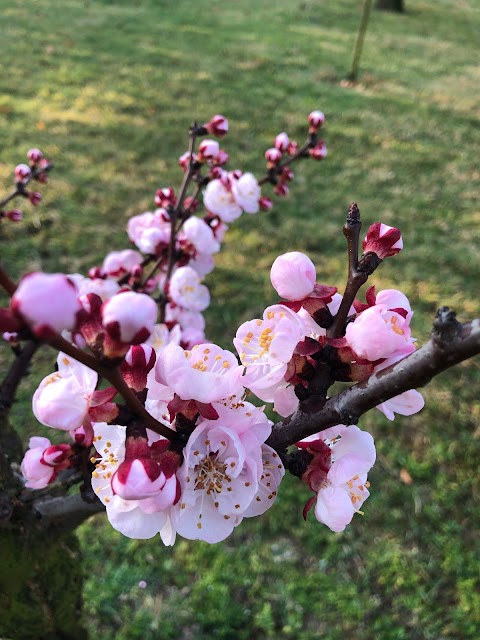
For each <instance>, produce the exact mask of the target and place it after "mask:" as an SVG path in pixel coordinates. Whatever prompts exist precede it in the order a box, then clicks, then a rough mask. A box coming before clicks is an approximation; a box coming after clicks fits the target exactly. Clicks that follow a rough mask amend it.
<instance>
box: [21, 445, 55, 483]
mask: <svg viewBox="0 0 480 640" xmlns="http://www.w3.org/2000/svg"><path fill="white" fill-rule="evenodd" d="M50 446H51V443H50V440H49V439H48V438H39V437H33V438H30V443H29V449H28V451H27V452H26V453H25V456H24V457H23V460H22V465H21V471H22V476H23V477H24V478H25V479H26V481H27V482H26V483H25V486H26V487H28V488H29V489H44V488H45V487H46V486H47V485H48V484H50V482H53V481H54V480H55V476H56V475H57V472H56V470H55V469H53V468H52V467H51V466H49V465H48V464H45V463H44V462H42V458H43V453H44V451H45V450H46V449H48V447H50Z"/></svg>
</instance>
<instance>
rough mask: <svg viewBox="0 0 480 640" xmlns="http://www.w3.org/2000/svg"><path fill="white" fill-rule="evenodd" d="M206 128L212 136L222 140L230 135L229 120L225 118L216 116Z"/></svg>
mask: <svg viewBox="0 0 480 640" xmlns="http://www.w3.org/2000/svg"><path fill="white" fill-rule="evenodd" d="M204 127H205V129H206V130H207V131H208V133H209V134H210V135H211V136H217V138H221V137H222V136H224V135H226V134H227V133H228V120H227V119H226V118H225V117H224V116H221V115H216V116H213V118H212V119H211V120H210V122H207V124H205V125H204Z"/></svg>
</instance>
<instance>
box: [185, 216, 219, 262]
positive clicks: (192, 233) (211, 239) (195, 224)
mask: <svg viewBox="0 0 480 640" xmlns="http://www.w3.org/2000/svg"><path fill="white" fill-rule="evenodd" d="M181 236H182V237H185V238H186V239H187V240H188V241H189V242H190V243H191V244H193V246H194V247H195V249H196V250H197V251H198V252H199V253H207V254H210V255H211V254H212V253H217V251H219V250H220V243H219V242H218V240H217V239H216V238H215V236H214V234H213V231H212V229H211V227H210V226H209V225H208V224H207V223H206V222H205V221H204V220H202V219H201V218H196V217H195V216H192V217H190V218H188V220H187V221H186V222H185V224H184V225H183V227H182V231H181Z"/></svg>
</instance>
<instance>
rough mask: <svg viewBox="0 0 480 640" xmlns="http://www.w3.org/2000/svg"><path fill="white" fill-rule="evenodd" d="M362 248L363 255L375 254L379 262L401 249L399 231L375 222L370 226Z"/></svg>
mask: <svg viewBox="0 0 480 640" xmlns="http://www.w3.org/2000/svg"><path fill="white" fill-rule="evenodd" d="M362 246H363V252H364V253H369V252H373V253H376V254H377V256H378V257H379V258H380V260H384V259H385V258H387V257H388V256H394V255H395V254H396V253H398V252H399V251H401V250H402V249H403V240H402V235H401V233H400V229H396V228H395V227H389V226H388V225H386V224H383V223H382V222H375V223H374V224H372V225H371V226H370V228H369V230H368V232H367V235H366V236H365V240H364V241H363V245H362Z"/></svg>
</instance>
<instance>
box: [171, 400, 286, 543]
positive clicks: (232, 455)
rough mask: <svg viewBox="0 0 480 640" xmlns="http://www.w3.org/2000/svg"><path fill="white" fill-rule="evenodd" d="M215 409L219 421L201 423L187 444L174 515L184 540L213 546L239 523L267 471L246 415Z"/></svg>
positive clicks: (267, 503)
mask: <svg viewBox="0 0 480 640" xmlns="http://www.w3.org/2000/svg"><path fill="white" fill-rule="evenodd" d="M217 406H218V413H219V418H218V420H205V419H203V420H202V421H201V422H200V424H199V425H198V426H197V427H196V429H195V430H194V431H193V433H192V435H191V436H190V438H189V440H188V443H187V446H186V447H185V450H184V463H183V465H182V467H181V468H180V470H179V473H178V477H179V480H180V484H181V488H182V497H181V499H180V501H179V502H178V503H177V505H176V506H175V507H174V509H173V510H172V517H173V521H174V526H175V528H176V530H177V532H178V533H179V534H180V535H182V536H184V537H185V538H188V539H190V540H205V541H206V542H210V543H214V542H219V541H220V540H224V539H225V538H226V537H227V536H228V535H230V533H231V532H232V531H233V529H234V527H235V526H237V525H238V524H239V523H240V522H241V520H242V518H243V515H244V514H245V512H246V511H247V509H248V507H249V506H250V504H251V503H252V501H253V500H254V499H255V497H256V496H257V495H259V481H260V478H261V476H262V474H263V471H264V465H263V461H262V447H261V443H260V442H259V440H258V438H257V437H256V436H255V435H254V433H252V431H251V428H249V427H248V424H247V428H245V424H244V420H245V418H247V419H248V416H247V415H246V413H243V412H241V411H240V413H239V412H237V410H235V409H231V408H228V407H224V406H223V405H216V407H217ZM264 420H265V421H267V419H266V417H264ZM273 494H275V495H276V490H274V491H273V492H271V494H270V495H271V500H270V501H269V500H268V498H267V500H265V507H266V508H268V506H269V503H270V502H273V499H274V495H273ZM263 495H264V494H263V493H262V496H263ZM259 497H260V496H259ZM260 500H261V497H260ZM251 515H256V513H255V512H253V513H251Z"/></svg>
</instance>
